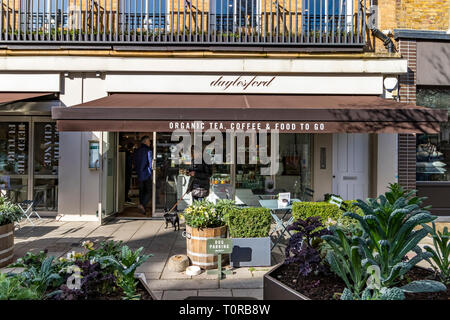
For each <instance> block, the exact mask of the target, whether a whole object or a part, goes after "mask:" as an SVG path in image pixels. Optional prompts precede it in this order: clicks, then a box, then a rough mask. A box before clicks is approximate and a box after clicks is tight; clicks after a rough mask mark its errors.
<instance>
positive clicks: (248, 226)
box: [227, 208, 272, 238]
mask: <svg viewBox="0 0 450 320" xmlns="http://www.w3.org/2000/svg"><path fill="white" fill-rule="evenodd" d="M271 223H272V216H271V215H270V210H269V209H267V208H234V209H233V210H232V211H230V212H229V213H228V219H227V224H228V228H229V231H230V237H231V238H262V237H268V236H269V232H270V225H271Z"/></svg>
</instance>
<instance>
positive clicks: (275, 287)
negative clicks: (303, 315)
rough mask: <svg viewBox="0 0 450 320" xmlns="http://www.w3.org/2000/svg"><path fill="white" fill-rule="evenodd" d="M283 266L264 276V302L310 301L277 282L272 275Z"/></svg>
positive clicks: (278, 266) (280, 265) (281, 264)
mask: <svg viewBox="0 0 450 320" xmlns="http://www.w3.org/2000/svg"><path fill="white" fill-rule="evenodd" d="M282 266H283V263H280V264H279V265H277V266H276V267H275V268H273V269H272V270H271V271H269V272H268V273H266V274H265V275H264V283H263V286H264V289H263V299H264V300H311V299H310V298H308V297H307V296H305V295H303V294H301V293H300V292H298V291H296V290H294V289H292V288H290V287H288V286H287V285H285V284H284V283H282V282H280V281H278V280H277V279H275V278H274V277H272V274H274V273H275V272H276V271H277V270H278V269H279V268H281V267H282ZM414 268H418V269H422V270H427V271H430V272H433V270H432V269H429V268H424V267H420V266H415V267H414Z"/></svg>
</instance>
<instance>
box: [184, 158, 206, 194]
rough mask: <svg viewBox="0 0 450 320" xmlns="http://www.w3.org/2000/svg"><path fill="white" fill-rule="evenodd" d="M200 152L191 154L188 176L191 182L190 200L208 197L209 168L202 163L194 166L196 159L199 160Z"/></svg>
mask: <svg viewBox="0 0 450 320" xmlns="http://www.w3.org/2000/svg"><path fill="white" fill-rule="evenodd" d="M201 156H202V155H201V151H199V152H194V151H193V152H192V161H191V163H192V164H191V168H190V171H189V173H188V174H189V175H190V176H191V179H192V181H190V188H189V189H188V191H190V192H191V196H192V200H193V201H198V200H204V199H205V198H206V197H207V196H208V195H209V180H210V178H211V168H210V166H209V165H207V164H206V163H205V162H204V161H202V163H201V164H196V163H195V162H196V161H195V159H196V157H200V159H201Z"/></svg>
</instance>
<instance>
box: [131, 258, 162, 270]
mask: <svg viewBox="0 0 450 320" xmlns="http://www.w3.org/2000/svg"><path fill="white" fill-rule="evenodd" d="M165 265H166V261H151V260H150V259H149V260H147V261H146V262H144V263H143V264H142V265H140V266H139V267H138V268H137V272H163V270H164V267H165Z"/></svg>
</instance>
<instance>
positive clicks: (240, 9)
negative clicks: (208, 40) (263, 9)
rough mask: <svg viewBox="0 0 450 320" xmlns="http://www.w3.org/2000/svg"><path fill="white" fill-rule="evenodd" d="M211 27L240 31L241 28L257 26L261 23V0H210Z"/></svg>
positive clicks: (224, 30)
mask: <svg viewBox="0 0 450 320" xmlns="http://www.w3.org/2000/svg"><path fill="white" fill-rule="evenodd" d="M210 1H211V24H212V26H211V29H212V30H215V31H218V32H239V28H242V27H245V28H256V27H257V25H258V24H259V13H260V6H259V0H210Z"/></svg>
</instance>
